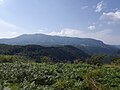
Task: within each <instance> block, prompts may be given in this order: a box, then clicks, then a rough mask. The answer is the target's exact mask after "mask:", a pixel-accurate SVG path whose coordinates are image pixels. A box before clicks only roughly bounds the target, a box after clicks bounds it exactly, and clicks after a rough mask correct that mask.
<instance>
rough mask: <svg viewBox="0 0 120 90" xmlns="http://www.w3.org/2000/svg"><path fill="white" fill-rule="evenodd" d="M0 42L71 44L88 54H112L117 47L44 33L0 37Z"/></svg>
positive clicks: (12, 43)
mask: <svg viewBox="0 0 120 90" xmlns="http://www.w3.org/2000/svg"><path fill="white" fill-rule="evenodd" d="M0 44H8V45H30V44H34V45H41V46H61V45H72V46H74V47H77V48H79V49H81V50H84V51H85V52H86V53H89V54H113V53H115V52H117V50H118V48H116V47H114V46H110V45H106V44H104V43H103V42H102V41H100V40H95V39H91V38H77V37H62V36H50V35H44V34H24V35H21V36H18V37H16V38H11V39H0Z"/></svg>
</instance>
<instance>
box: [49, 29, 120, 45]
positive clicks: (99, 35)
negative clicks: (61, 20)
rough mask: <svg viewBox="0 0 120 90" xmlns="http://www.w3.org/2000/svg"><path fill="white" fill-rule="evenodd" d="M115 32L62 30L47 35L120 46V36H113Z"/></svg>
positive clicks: (106, 30)
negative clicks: (91, 40) (85, 39)
mask: <svg viewBox="0 0 120 90" xmlns="http://www.w3.org/2000/svg"><path fill="white" fill-rule="evenodd" d="M112 32H113V30H111V29H105V30H101V31H94V32H90V31H82V30H76V29H69V28H66V29H62V30H61V31H59V32H51V33H47V34H48V35H58V36H69V37H80V38H94V39H98V40H102V41H104V42H105V43H109V44H119V43H120V42H118V41H119V40H120V36H114V35H112Z"/></svg>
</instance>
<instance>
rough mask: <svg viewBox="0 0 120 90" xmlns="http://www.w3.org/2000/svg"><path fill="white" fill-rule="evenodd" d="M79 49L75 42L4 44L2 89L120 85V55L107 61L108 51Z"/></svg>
mask: <svg viewBox="0 0 120 90" xmlns="http://www.w3.org/2000/svg"><path fill="white" fill-rule="evenodd" d="M79 51H80V50H78V49H76V48H74V47H71V46H64V47H49V48H47V47H41V46H36V45H35V46H34V45H28V46H9V45H1V47H0V90H119V89H120V66H119V65H120V58H119V57H116V58H114V59H113V58H111V59H112V60H111V62H109V64H104V63H103V60H105V57H106V56H105V55H93V56H91V57H90V56H89V55H88V54H85V53H84V52H82V51H80V52H79ZM69 55H70V56H69ZM79 55H81V56H79ZM86 57H88V58H87V59H86ZM60 58H61V59H60ZM69 58H72V59H71V60H68V59H69ZM83 58H85V59H83ZM73 59H74V60H73ZM37 62H39V63H37ZM64 62H65V63H64Z"/></svg>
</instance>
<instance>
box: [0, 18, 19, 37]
mask: <svg viewBox="0 0 120 90" xmlns="http://www.w3.org/2000/svg"><path fill="white" fill-rule="evenodd" d="M20 30H21V28H19V27H17V26H16V25H14V24H11V23H9V22H6V21H4V20H2V19H0V38H10V37H15V36H17V35H19V34H20V33H18V32H17V31H20Z"/></svg>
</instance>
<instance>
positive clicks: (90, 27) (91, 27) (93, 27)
mask: <svg viewBox="0 0 120 90" xmlns="http://www.w3.org/2000/svg"><path fill="white" fill-rule="evenodd" d="M95 28H96V27H95V26H89V27H88V29H90V30H94V29H95Z"/></svg>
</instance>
